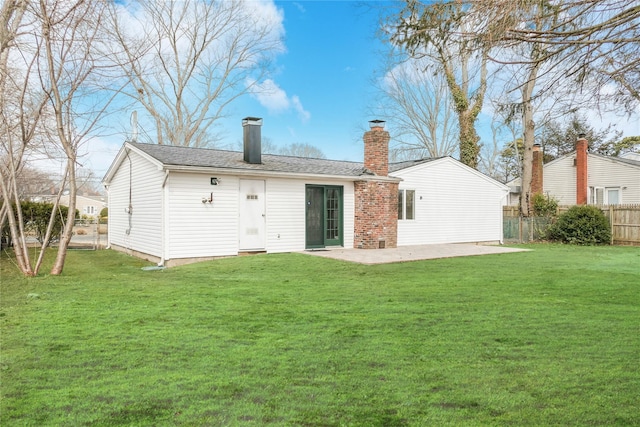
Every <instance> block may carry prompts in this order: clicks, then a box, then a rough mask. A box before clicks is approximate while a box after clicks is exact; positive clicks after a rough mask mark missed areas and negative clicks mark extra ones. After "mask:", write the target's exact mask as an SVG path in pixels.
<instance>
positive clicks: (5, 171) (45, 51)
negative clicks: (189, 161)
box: [0, 0, 112, 275]
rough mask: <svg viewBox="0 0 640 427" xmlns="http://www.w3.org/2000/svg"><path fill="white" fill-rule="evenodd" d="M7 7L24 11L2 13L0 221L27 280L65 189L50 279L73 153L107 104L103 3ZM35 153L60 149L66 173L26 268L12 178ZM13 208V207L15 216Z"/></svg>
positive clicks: (60, 261)
mask: <svg viewBox="0 0 640 427" xmlns="http://www.w3.org/2000/svg"><path fill="white" fill-rule="evenodd" d="M14 3H16V4H17V3H20V5H21V6H23V7H22V9H15V8H14V9H13V10H14V11H16V10H18V11H19V12H20V15H19V16H20V17H21V18H22V22H17V21H16V20H15V18H12V19H6V17H4V16H3V21H4V22H10V23H12V25H13V27H12V28H15V31H14V33H13V39H12V42H11V43H8V44H7V52H6V57H7V58H9V57H11V58H12V64H13V65H15V66H14V67H13V68H12V67H9V66H8V64H9V62H8V61H5V62H3V63H2V73H3V74H2V76H3V81H2V83H3V85H2V93H1V95H2V104H1V105H2V127H3V134H2V135H1V136H0V139H1V140H2V144H3V148H4V149H5V150H6V152H5V153H3V154H5V155H4V156H3V159H6V161H5V162H4V163H2V165H1V168H0V169H1V171H2V181H1V186H2V193H3V200H4V203H3V206H4V208H3V209H4V215H3V216H4V217H5V218H7V220H8V221H9V225H10V228H11V235H12V240H13V242H14V249H15V254H16V259H17V264H18V266H19V268H20V269H21V270H22V271H23V273H24V274H26V275H35V274H37V273H38V270H39V268H40V266H41V265H42V261H43V256H44V253H45V249H46V248H47V245H48V242H49V236H50V234H51V230H52V227H53V223H54V221H53V220H54V215H56V211H57V206H58V203H59V199H60V195H61V192H62V190H63V189H64V188H65V187H66V188H67V189H68V190H69V209H68V216H67V218H66V219H65V226H64V230H63V233H62V234H61V236H60V243H59V249H58V252H57V256H56V260H55V263H54V266H53V268H52V270H51V274H60V273H61V272H62V269H63V267H64V262H65V259H66V254H67V248H68V245H69V242H70V239H71V235H72V228H73V225H74V220H75V202H76V201H75V196H76V192H77V180H76V170H77V166H78V164H79V163H78V162H79V160H80V159H79V157H78V149H79V148H80V147H81V145H82V144H83V142H85V141H86V139H87V136H88V135H89V133H90V132H91V131H92V130H94V129H95V127H96V123H97V121H98V119H99V118H100V117H101V116H102V114H103V113H104V111H105V108H106V106H107V105H108V103H109V98H105V97H104V95H103V93H102V92H100V90H99V89H100V88H101V87H102V85H101V83H100V82H101V81H102V80H105V78H106V77H107V76H106V75H105V74H104V70H108V69H109V68H110V67H111V66H112V62H111V59H110V55H108V52H107V50H106V47H107V46H108V43H105V40H104V39H103V38H102V35H103V32H102V29H103V28H102V24H103V22H102V18H103V16H104V10H105V8H106V6H107V3H105V2H87V1H83V0H77V1H67V0H56V1H53V0H32V1H24V2H14ZM6 10H9V9H6ZM4 12H5V9H4V8H3V13H4ZM14 13H15V12H14ZM15 16H16V17H17V16H18V15H15ZM2 45H3V46H4V45H5V44H4V43H3V44H2ZM3 54H4V52H3ZM3 59H4V58H3ZM16 64H17V65H16ZM37 142H41V144H37ZM36 150H37V151H40V152H42V153H49V154H51V153H60V152H62V153H63V160H64V163H65V173H64V177H63V182H62V183H61V184H60V186H59V190H58V195H57V196H58V197H57V198H55V199H54V209H53V210H52V216H51V218H50V221H49V225H48V227H47V231H46V233H45V237H44V239H43V241H42V247H41V251H40V252H39V254H38V256H37V260H36V261H35V263H32V261H31V260H30V258H29V252H28V251H27V242H26V233H25V230H24V226H23V222H24V221H23V218H22V213H21V211H20V203H19V202H20V192H19V184H18V180H19V178H20V174H21V173H23V171H24V168H25V164H26V160H27V157H26V156H25V154H26V153H32V152H34V151H36ZM12 206H13V207H12ZM12 209H16V210H17V212H15V214H16V215H14V212H12V211H11V210H12ZM16 218H17V220H16Z"/></svg>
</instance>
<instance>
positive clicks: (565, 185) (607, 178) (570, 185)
mask: <svg viewBox="0 0 640 427" xmlns="http://www.w3.org/2000/svg"><path fill="white" fill-rule="evenodd" d="M574 159H575V155H572V156H567V157H565V158H560V159H558V160H555V161H553V162H551V163H549V164H547V165H545V167H544V191H545V193H549V194H551V195H553V196H554V197H556V198H557V199H558V202H559V204H560V205H575V203H576V167H575V166H573V160H574ZM587 174H588V179H587V180H588V185H589V187H620V188H621V201H620V202H621V203H623V204H633V203H640V168H638V167H633V166H631V165H628V164H625V163H623V162H617V161H615V160H611V159H606V158H602V157H598V156H593V155H590V156H588V166H587ZM622 187H627V188H626V189H624V190H623V189H622Z"/></svg>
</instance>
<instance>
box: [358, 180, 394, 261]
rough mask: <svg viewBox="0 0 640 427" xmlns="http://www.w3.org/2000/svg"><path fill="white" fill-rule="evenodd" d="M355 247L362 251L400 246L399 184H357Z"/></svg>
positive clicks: (373, 182)
mask: <svg viewBox="0 0 640 427" xmlns="http://www.w3.org/2000/svg"><path fill="white" fill-rule="evenodd" d="M355 199H356V200H355V236H354V246H355V247H356V248H359V249H379V248H381V247H383V248H395V247H397V246H398V183H396V182H381V181H359V182H356V183H355Z"/></svg>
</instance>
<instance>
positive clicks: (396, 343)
mask: <svg viewBox="0 0 640 427" xmlns="http://www.w3.org/2000/svg"><path fill="white" fill-rule="evenodd" d="M528 247H529V248H531V249H533V251H531V252H522V253H513V254H502V255H487V256H481V257H467V258H456V259H442V260H428V261H420V262H411V263H403V264H390V265H376V266H363V265H356V264H349V263H345V262H340V261H335V260H330V259H323V258H316V257H312V256H308V255H303V254H281V255H258V256H252V257H237V258H229V259H222V260H217V261H213V262H206V263H200V264H192V265H188V266H183V267H176V268H173V269H168V270H163V271H142V270H141V267H142V266H144V265H147V264H145V263H144V262H142V261H139V260H136V259H133V258H130V257H127V256H125V255H123V254H119V253H115V252H112V251H98V252H91V251H78V252H71V253H70V254H69V257H68V261H67V265H66V267H65V272H64V275H63V276H61V277H52V276H47V275H43V276H40V277H36V278H31V279H26V278H22V277H20V276H19V275H17V274H16V273H15V267H13V265H12V264H11V261H10V260H9V259H8V258H7V256H6V254H2V255H1V256H0V260H1V263H2V264H1V266H0V273H1V274H2V275H1V277H0V278H1V281H2V282H1V290H2V295H1V296H2V298H1V303H0V326H1V333H2V335H1V339H2V359H1V361H0V375H1V380H2V383H1V391H2V400H1V403H0V425H2V426H13V425H17V426H47V425H54V426H78V425H97V426H102V425H114V426H115V425H127V426H129V425H139V426H149V425H156V426H165V425H166V426H174V425H176V426H204V425H212V426H219V425H241V426H242V425H255V426H261V425H290V426H343V425H344V426H349V425H353V426H405V425H407V426H409V425H411V426H430V425H433V426H444V425H456V426H458V425H515V426H522V425H576V426H585V425H602V426H610V425H640V248H628V247H626V248H625V247H570V246H554V245H533V246H528ZM43 271H47V270H46V269H43Z"/></svg>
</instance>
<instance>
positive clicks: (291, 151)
mask: <svg viewBox="0 0 640 427" xmlns="http://www.w3.org/2000/svg"><path fill="white" fill-rule="evenodd" d="M277 154H281V155H283V156H294V157H307V158H314V159H326V158H327V156H326V155H325V154H324V153H323V152H322V150H320V149H319V148H318V147H314V146H313V145H311V144H303V143H297V144H296V143H293V144H290V145H287V146H285V147H280V148H278V150H277Z"/></svg>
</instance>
